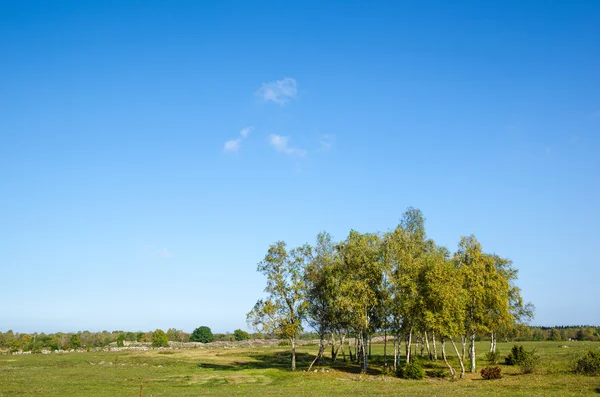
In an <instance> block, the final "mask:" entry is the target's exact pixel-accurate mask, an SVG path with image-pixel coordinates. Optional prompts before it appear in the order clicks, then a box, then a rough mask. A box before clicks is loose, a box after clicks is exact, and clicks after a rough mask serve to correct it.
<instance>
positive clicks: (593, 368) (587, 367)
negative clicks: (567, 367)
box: [573, 350, 600, 376]
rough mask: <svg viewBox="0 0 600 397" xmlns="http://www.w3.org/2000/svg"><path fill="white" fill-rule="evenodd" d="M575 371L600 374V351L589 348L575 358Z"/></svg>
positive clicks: (593, 374) (594, 374)
mask: <svg viewBox="0 0 600 397" xmlns="http://www.w3.org/2000/svg"><path fill="white" fill-rule="evenodd" d="M573 371H574V372H575V373H578V374H584V375H591V376H596V375H600V352H596V351H593V350H589V351H587V352H586V353H584V354H583V355H581V356H580V357H579V358H578V359H577V360H575V363H574V366H573Z"/></svg>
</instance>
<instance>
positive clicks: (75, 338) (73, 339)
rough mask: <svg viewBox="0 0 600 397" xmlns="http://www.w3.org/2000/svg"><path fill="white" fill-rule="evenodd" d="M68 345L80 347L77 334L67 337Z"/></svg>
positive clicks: (75, 347)
mask: <svg viewBox="0 0 600 397" xmlns="http://www.w3.org/2000/svg"><path fill="white" fill-rule="evenodd" d="M69 347H70V348H71V349H80V348H81V339H80V338H79V334H73V335H72V336H71V338H69Z"/></svg>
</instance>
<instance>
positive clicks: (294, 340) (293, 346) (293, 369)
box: [291, 337, 296, 371]
mask: <svg viewBox="0 0 600 397" xmlns="http://www.w3.org/2000/svg"><path fill="white" fill-rule="evenodd" d="M291 342H292V371H295V370H296V338H295V337H292V339H291Z"/></svg>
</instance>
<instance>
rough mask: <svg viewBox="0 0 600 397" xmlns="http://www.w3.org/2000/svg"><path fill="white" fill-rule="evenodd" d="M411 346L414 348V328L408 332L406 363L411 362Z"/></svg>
mask: <svg viewBox="0 0 600 397" xmlns="http://www.w3.org/2000/svg"><path fill="white" fill-rule="evenodd" d="M411 348H412V330H410V332H409V333H408V341H407V342H406V363H407V364H408V363H410V357H411V355H412V354H411V351H410V350H411Z"/></svg>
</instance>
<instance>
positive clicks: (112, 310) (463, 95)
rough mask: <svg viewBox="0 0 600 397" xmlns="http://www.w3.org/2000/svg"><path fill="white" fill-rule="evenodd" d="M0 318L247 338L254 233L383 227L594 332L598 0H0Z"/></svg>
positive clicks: (267, 237)
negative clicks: (402, 225)
mask: <svg viewBox="0 0 600 397" xmlns="http://www.w3.org/2000/svg"><path fill="white" fill-rule="evenodd" d="M0 54H2V55H1V61H0V109H1V111H0V169H1V170H2V172H1V173H0V189H1V194H0V208H1V210H0V250H1V252H2V259H1V260H0V271H1V274H2V280H3V282H2V288H0V300H2V301H3V302H4V304H3V305H2V307H1V308H0V330H4V331H5V330H8V329H14V330H15V331H22V332H32V331H46V332H53V331H58V330H62V331H74V330H81V329H89V330H103V329H108V330H111V329H132V330H133V329H136V330H137V329H142V330H150V329H155V328H159V327H160V328H164V329H166V328H170V327H176V328H180V329H184V330H186V331H188V332H189V331H191V330H192V329H193V328H195V327H197V326H199V325H209V326H210V327H211V328H212V329H213V331H216V332H225V331H232V330H233V329H235V328H245V327H246V322H245V315H246V313H247V312H248V311H249V310H250V309H251V308H252V306H253V304H254V302H255V301H256V300H257V299H258V298H259V297H261V296H262V290H263V288H264V285H265V281H264V279H263V277H262V275H260V274H258V273H257V272H256V264H257V263H258V262H259V261H260V260H261V259H262V258H263V257H264V254H265V253H266V250H267V248H268V245H269V244H270V243H272V242H274V241H276V240H280V239H281V240H285V241H286V242H287V243H288V244H289V245H291V246H295V245H299V244H302V243H304V242H307V241H308V242H313V241H314V239H315V236H316V235H317V233H318V232H320V231H323V230H326V231H329V232H330V233H331V234H332V235H333V236H334V237H335V238H336V239H340V240H341V239H343V238H345V236H346V235H347V233H348V232H349V231H350V229H356V230H359V231H362V232H376V231H386V230H389V229H392V228H394V227H395V226H396V225H397V223H398V220H399V219H400V217H401V215H402V213H403V212H404V210H405V209H406V208H407V207H408V206H414V207H417V208H420V209H421V210H422V211H423V212H424V214H425V216H426V218H427V231H428V234H429V236H430V237H431V238H433V239H435V240H436V241H437V242H438V243H439V244H441V245H445V246H447V247H448V248H449V249H450V250H451V251H453V250H455V248H456V245H457V243H458V241H459V239H460V236H461V235H468V234H471V233H473V234H475V235H476V236H477V238H478V239H479V240H480V241H481V242H482V244H483V247H484V250H486V251H488V252H496V253H497V254H499V255H501V256H505V257H509V258H511V259H512V260H513V261H514V265H515V266H516V267H517V268H518V269H520V279H519V285H520V286H521V288H522V289H523V295H524V297H525V299H526V300H528V301H532V302H533V303H534V304H535V305H536V307H537V316H536V319H535V321H534V324H541V325H553V324H584V323H585V324H596V325H597V324H600V305H599V304H598V302H597V299H595V298H594V296H596V295H597V289H598V280H599V279H600V263H599V260H598V254H597V247H598V246H597V245H598V242H599V241H600V228H599V226H598V225H599V224H600V210H599V209H598V203H599V202H600V179H599V178H600V177H599V175H600V89H599V87H600V73H599V72H598V71H600V3H598V2H596V1H592V0H590V1H555V2H547V1H514V2H513V1H502V2H480V1H460V2H445V1H411V2H389V3H388V2H361V3H359V2H341V1H339V2H327V3H326V4H325V2H309V1H306V2H225V1H214V2H208V1H199V2H192V1H189V2H181V1H172V2H163V1H148V2H128V1H114V2H108V1H103V2H79V1H74V2H61V1H56V2H45V1H40V2H35V1H29V2H11V1H8V2H7V1H3V2H2V3H0Z"/></svg>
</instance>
